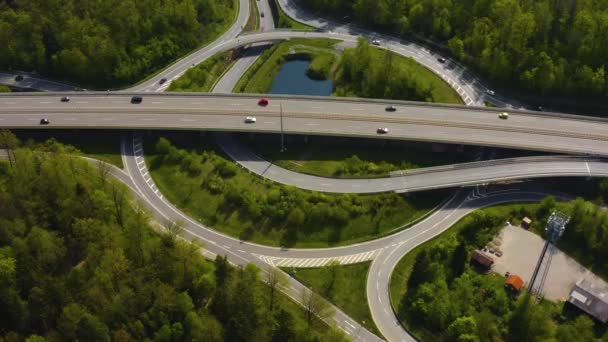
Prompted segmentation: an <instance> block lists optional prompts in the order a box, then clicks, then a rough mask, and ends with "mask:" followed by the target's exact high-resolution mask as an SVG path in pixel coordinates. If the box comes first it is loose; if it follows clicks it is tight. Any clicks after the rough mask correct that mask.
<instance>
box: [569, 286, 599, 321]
mask: <svg viewBox="0 0 608 342" xmlns="http://www.w3.org/2000/svg"><path fill="white" fill-rule="evenodd" d="M568 302H570V303H572V304H573V305H574V306H576V307H578V308H579V309H581V310H583V311H585V312H586V313H588V314H589V315H591V316H593V317H594V318H595V319H597V320H598V321H601V322H602V323H606V322H608V288H605V287H600V286H597V285H595V284H593V283H591V282H589V281H586V280H583V279H581V280H579V281H578V282H577V283H576V285H574V287H573V288H572V290H571V291H570V295H569V296H568Z"/></svg>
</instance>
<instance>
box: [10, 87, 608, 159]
mask: <svg viewBox="0 0 608 342" xmlns="http://www.w3.org/2000/svg"><path fill="white" fill-rule="evenodd" d="M133 94H135V93H133ZM133 94H129V93H125V94H123V93H120V94H111V95H106V94H105V93H95V94H92V93H87V94H82V93H44V94H42V95H40V94H32V93H21V94H12V93H6V94H2V95H0V106H1V108H0V124H1V125H2V126H3V127H5V128H41V125H40V124H39V121H40V119H41V118H43V117H47V118H48V119H49V120H50V124H49V125H44V126H42V128H45V129H52V128H90V129H92V128H97V129H101V128H105V129H188V130H218V131H240V132H269V133H278V132H280V130H281V117H282V120H283V127H284V132H285V133H290V134H312V135H335V136H348V137H366V138H381V139H403V140H414V141H426V142H443V143H453V144H466V145H480V146H491V147H502V148H518V149H526V150H536V151H547V152H558V153H579V154H594V155H607V154H608V121H605V120H601V119H595V118H582V117H578V118H575V117H573V116H564V117H561V116H551V115H545V114H535V113H526V112H511V115H510V117H509V119H507V120H503V119H499V118H498V115H497V114H498V113H499V111H497V110H495V109H491V108H469V107H463V106H446V105H431V104H420V103H408V102H401V101H391V102H388V101H374V100H362V99H361V100H359V99H356V100H355V99H339V98H327V97H296V96H273V97H271V99H270V104H269V105H268V106H266V107H262V106H259V105H258V104H257V99H258V97H257V96H251V95H228V94H226V95H201V94H184V93H164V94H151V93H148V94H146V93H144V95H143V97H144V100H143V103H141V104H131V103H130V102H129V100H130V96H131V95H133ZM140 94H141V93H140ZM62 95H69V96H71V97H72V100H71V101H70V102H69V103H62V102H60V101H59V99H60V96H62ZM387 102H388V103H395V104H396V105H397V110H396V111H395V112H386V111H385V106H386V104H387ZM280 105H282V109H283V110H282V115H281V112H280ZM247 115H253V116H256V117H257V118H258V120H257V123H255V124H247V123H245V122H244V117H245V116H247ZM379 127H387V128H388V129H389V133H388V134H378V133H377V129H378V128H379Z"/></svg>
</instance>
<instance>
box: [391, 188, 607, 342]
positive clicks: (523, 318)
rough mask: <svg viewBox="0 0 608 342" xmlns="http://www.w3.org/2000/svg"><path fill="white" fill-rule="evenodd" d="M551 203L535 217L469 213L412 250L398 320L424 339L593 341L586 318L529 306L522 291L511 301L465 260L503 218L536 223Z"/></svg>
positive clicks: (550, 306) (493, 277) (495, 279)
mask: <svg viewBox="0 0 608 342" xmlns="http://www.w3.org/2000/svg"><path fill="white" fill-rule="evenodd" d="M570 205H572V204H568V206H570ZM574 205H576V202H575V203H574ZM554 206H555V200H554V199H553V198H551V197H549V198H548V199H546V200H544V201H543V202H542V203H541V204H540V205H538V206H536V207H535V208H536V209H537V210H535V211H534V212H525V210H524V209H523V208H524V207H523V206H522V207H521V209H520V210H517V207H515V206H514V207H512V209H511V211H508V210H507V211H498V210H493V209H492V208H490V209H487V210H481V211H476V212H474V213H473V214H471V215H469V216H467V217H465V218H464V219H463V220H461V221H460V222H459V223H458V224H457V225H456V226H455V227H454V228H452V231H451V232H449V233H447V234H444V235H442V236H440V237H439V239H437V240H434V241H432V242H430V243H427V244H426V245H423V246H422V247H421V248H419V249H417V250H414V251H413V252H412V254H411V255H408V257H410V258H412V260H413V262H412V266H411V269H410V271H408V274H409V277H408V278H407V282H406V283H405V284H403V286H404V287H405V288H406V289H407V290H406V292H405V295H404V296H403V297H402V298H401V302H400V305H399V312H398V314H399V316H400V317H401V318H402V319H404V320H405V321H406V322H407V325H408V327H410V328H412V329H413V331H414V332H415V333H416V335H418V336H419V337H421V340H424V341H427V340H428V341H458V342H460V341H470V342H473V341H553V340H557V341H597V340H598V337H600V335H602V334H603V330H602V329H596V330H594V328H595V327H594V323H593V321H592V319H591V318H589V316H587V315H586V314H584V313H582V312H581V311H579V310H578V309H573V310H570V311H568V308H567V307H565V306H564V304H563V303H552V302H548V301H542V302H540V303H536V301H535V300H534V299H533V298H531V297H530V295H529V294H528V293H527V292H526V291H525V290H524V293H523V294H522V295H520V296H519V298H517V297H513V296H511V295H510V293H509V292H507V291H506V290H505V289H504V287H503V283H504V278H503V277H502V276H500V275H497V274H483V273H478V272H476V271H475V270H474V268H472V267H471V266H470V265H469V263H468V259H469V257H468V256H469V255H470V253H471V252H472V250H473V249H475V248H479V247H481V246H484V245H485V244H486V243H487V241H489V240H491V238H492V236H493V235H494V234H495V233H497V232H498V230H499V227H501V226H502V223H503V222H505V220H507V219H512V218H515V217H522V216H523V215H522V214H524V215H526V216H531V217H534V218H535V219H538V220H540V221H543V220H546V218H547V216H548V215H549V214H550V211H548V210H546V209H549V210H553V209H554ZM406 258H407V257H406ZM602 260H603V259H602ZM570 309H572V308H570ZM596 333H597V335H596ZM604 338H605V337H604Z"/></svg>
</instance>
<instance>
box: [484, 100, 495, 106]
mask: <svg viewBox="0 0 608 342" xmlns="http://www.w3.org/2000/svg"><path fill="white" fill-rule="evenodd" d="M483 104H484V105H485V106H486V107H490V108H496V105H495V104H493V103H492V102H488V101H483Z"/></svg>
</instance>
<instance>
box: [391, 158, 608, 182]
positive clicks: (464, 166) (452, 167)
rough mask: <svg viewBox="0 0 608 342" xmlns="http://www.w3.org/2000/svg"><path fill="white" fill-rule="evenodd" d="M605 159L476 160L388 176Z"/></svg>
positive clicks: (400, 171) (401, 171) (392, 173)
mask: <svg viewBox="0 0 608 342" xmlns="http://www.w3.org/2000/svg"><path fill="white" fill-rule="evenodd" d="M606 160H607V159H606V158H604V157H602V156H569V155H563V156H539V157H518V158H504V159H493V160H484V161H476V162H470V163H460V164H452V165H441V166H432V167H425V168H421V169H412V170H399V171H392V172H390V173H389V176H390V177H404V176H410V175H415V174H426V173H433V172H444V171H452V170H463V169H473V168H478V167H487V166H499V165H512V164H516V163H542V162H548V161H583V162H587V161H606Z"/></svg>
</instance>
